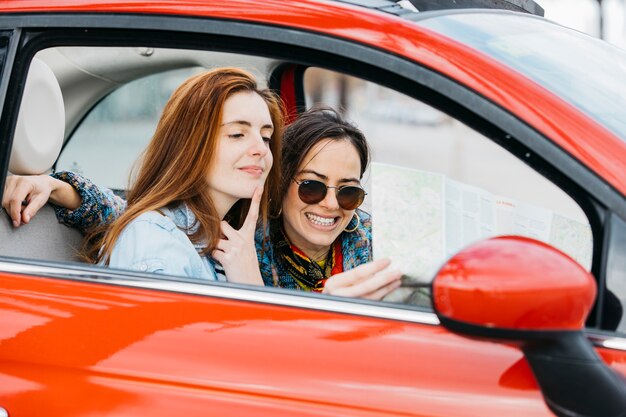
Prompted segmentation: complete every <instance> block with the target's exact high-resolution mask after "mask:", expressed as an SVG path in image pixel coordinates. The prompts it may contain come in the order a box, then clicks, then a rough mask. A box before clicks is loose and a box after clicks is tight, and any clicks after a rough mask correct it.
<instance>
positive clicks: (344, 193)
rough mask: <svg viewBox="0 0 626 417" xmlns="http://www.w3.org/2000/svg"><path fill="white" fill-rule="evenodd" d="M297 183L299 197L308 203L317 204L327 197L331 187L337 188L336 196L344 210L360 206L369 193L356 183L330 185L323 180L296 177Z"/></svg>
mask: <svg viewBox="0 0 626 417" xmlns="http://www.w3.org/2000/svg"><path fill="white" fill-rule="evenodd" d="M294 181H295V183H296V184H298V197H300V200H302V202H303V203H306V204H317V203H319V202H320V201H322V200H323V199H324V198H326V193H327V192H328V189H329V188H334V189H335V197H336V198H337V203H339V207H341V208H342V209H344V210H354V209H355V208H357V207H359V206H360V205H361V203H362V202H363V199H364V198H365V195H366V194H367V193H366V192H365V190H364V189H363V188H361V187H357V186H356V185H345V186H343V187H330V186H328V185H326V184H324V183H323V182H321V181H316V180H304V181H298V180H297V179H295V178H294Z"/></svg>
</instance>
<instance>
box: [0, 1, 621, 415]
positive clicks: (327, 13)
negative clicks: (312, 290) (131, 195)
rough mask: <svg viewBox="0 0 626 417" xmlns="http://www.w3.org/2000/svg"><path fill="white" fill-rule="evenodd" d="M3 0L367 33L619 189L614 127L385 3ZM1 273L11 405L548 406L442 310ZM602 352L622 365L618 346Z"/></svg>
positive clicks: (257, 411) (316, 409)
mask: <svg viewBox="0 0 626 417" xmlns="http://www.w3.org/2000/svg"><path fill="white" fill-rule="evenodd" d="M356 10H358V11H359V12H358V13H356V12H354V11H356ZM0 12H2V13H5V14H6V13H31V12H32V13H38V12H59V13H61V12H63V13H66V12H77V13H82V12H92V13H107V14H110V13H115V12H119V13H143V14H172V15H174V14H177V15H186V16H199V17H201V16H206V17H213V18H220V19H233V20H240V21H248V22H257V23H261V24H268V25H277V26H286V27H293V28H298V29H303V30H306V31H313V32H318V33H324V34H328V35H331V36H336V37H341V38H345V39H349V40H353V41H356V42H359V43H363V44H366V45H371V46H374V47H376V48H379V49H384V50H387V51H389V52H390V53H392V54H396V55H399V56H403V57H406V58H408V59H411V60H414V61H416V62H419V63H421V64H422V65H424V66H427V67H429V68H432V69H434V70H436V71H438V72H440V73H442V74H444V75H446V76H448V77H450V78H452V79H454V80H457V81H458V82H459V83H462V84H465V85H467V86H468V87H469V88H471V89H473V90H475V91H477V92H479V93H480V94H482V95H484V96H485V97H488V98H489V99H491V100H492V101H493V102H495V103H497V104H498V105H500V106H502V107H503V108H505V109H508V110H509V111H511V112H512V113H514V114H516V115H517V116H518V117H519V118H520V119H522V120H524V121H526V122H527V123H528V124H530V125H531V126H533V127H534V128H536V129H537V130H538V131H540V132H542V133H543V134H545V135H546V136H548V137H549V138H550V139H552V140H553V141H554V142H555V143H557V144H558V145H560V146H562V147H563V148H564V149H566V150H567V151H568V152H570V153H571V154H572V155H574V156H575V157H576V158H578V159H579V160H580V161H582V162H583V163H584V164H586V165H587V166H588V167H590V169H592V170H593V171H595V172H596V173H597V174H598V175H600V176H601V177H603V178H604V179H606V181H608V182H609V183H610V184H612V185H613V186H614V187H615V188H617V189H618V190H620V191H621V192H622V193H625V194H626V176H624V175H622V173H623V172H625V168H626V162H625V161H626V158H625V156H626V152H625V151H626V149H625V148H626V145H624V143H623V142H622V141H620V140H619V139H618V138H616V137H615V136H613V135H612V134H611V133H609V132H608V131H606V130H605V129H604V128H602V127H601V126H599V125H597V124H595V123H594V122H592V121H590V120H589V119H588V118H587V117H586V116H584V115H583V114H581V113H580V112H579V111H578V110H576V109H575V108H573V107H572V106H570V105H568V104H567V103H564V102H563V101H561V100H560V99H558V98H557V97H554V96H553V95H552V94H550V93H549V92H547V91H545V90H544V89H543V88H541V87H539V86H537V85H536V84H534V83H533V82H531V81H529V80H527V79H525V78H524V77H522V76H520V75H519V74H517V73H515V72H512V71H511V70H509V69H508V68H506V67H504V66H502V65H500V64H498V63H497V62H495V61H493V60H492V59H490V58H488V57H485V56H483V55H482V54H480V53H478V52H476V51H474V50H472V49H470V48H467V47H464V46H463V45H459V44H458V43H457V42H455V41H454V40H451V39H448V38H445V37H442V36H439V35H437V34H435V33H433V32H430V31H428V30H424V29H421V28H420V27H418V26H417V25H414V24H411V23H410V22H408V21H404V20H401V19H398V18H394V17H393V16H390V15H384V14H380V13H375V12H369V11H366V10H364V9H361V8H356V7H352V6H348V5H342V4H330V3H323V2H316V1H312V0H300V1H295V0H291V1H288V0H268V1H262V2H261V1H259V2H256V1H244V0H232V1H229V2H223V1H199V0H198V1H190V0H180V1H178V0H176V1H175V0H170V1H119V2H118V1H78V0H56V1H50V0H45V1H42V0H5V1H3V2H2V3H1V4H0ZM503 268H504V267H503ZM0 288H2V294H1V295H0V315H1V316H2V317H3V326H2V328H1V329H0V387H1V388H0V390H1V391H0V406H2V407H5V408H6V409H7V410H8V412H9V414H10V415H11V416H20V415H41V414H45V415H47V416H70V417H71V416H84V415H116V416H126V415H128V416H136V415H150V416H171V415H172V414H176V415H178V414H179V415H184V416H185V417H188V416H194V415H198V416H200V415H202V416H204V415H242V416H264V415H268V416H279V415H285V416H305V415H318V416H319V415H328V416H340V415H351V416H382V415H403V416H408V415H412V416H459V417H463V416H475V415H481V416H485V417H490V416H494V417H495V416H498V417H500V416H503V415H506V416H524V417H527V416H548V415H551V414H550V412H549V411H548V409H547V407H546V406H545V404H544V403H543V400H542V398H541V395H540V393H539V392H538V391H537V387H536V384H535V381H534V379H533V377H532V375H531V373H530V370H529V369H528V366H527V364H526V362H525V360H524V359H523V356H522V354H521V352H520V351H519V350H518V349H517V348H516V347H514V346H508V345H505V344H496V343H491V342H481V341H476V340H469V339H465V338H462V337H459V336H456V335H453V334H450V333H449V332H447V331H446V330H445V329H443V328H441V327H439V326H428V325H420V324H411V323H403V322H397V321H391V320H382V319H373V318H364V317H358V316H348V315H345V314H339V313H326V312H316V311H310V310H303V309H297V308H288V307H280V306H272V305H264V304H259V303H246V302H241V301H230V300H225V299H216V298H210V297H203V296H191V295H184V294H176V293H167V292H158V291H150V290H141V289H130V288H123V287H116V286H107V285H104V284H101V285H96V284H93V283H77V282H71V281H64V280H56V279H45V278H35V277H22V276H15V275H10V274H6V273H0ZM520 288H521V290H520V291H521V293H523V289H524V286H523V285H522V286H521V287H520ZM526 289H527V287H526ZM509 291H510V290H509ZM539 296H540V295H539ZM521 297H522V298H524V299H526V300H527V299H528V298H529V296H528V294H523V295H522V296H521ZM575 307H576V308H575V310H576V311H577V312H576V313H575V314H573V315H570V316H567V317H561V318H560V319H559V320H560V323H561V324H562V325H563V326H575V325H578V323H579V321H580V320H582V319H581V317H580V316H581V313H580V311H582V310H584V309H585V308H587V307H586V306H575ZM578 307H580V308H578ZM540 311H541V310H540ZM548 311H549V310H548ZM479 313H480V312H476V311H473V312H468V314H473V315H476V314H479ZM473 315H472V316H468V317H470V318H471V319H473V320H486V318H485V317H483V316H480V315H479V316H476V318H474V317H475V316H473ZM520 320H521V321H520ZM507 323H516V324H515V325H517V326H520V325H521V326H538V325H541V323H542V321H541V317H539V316H532V315H531V316H529V317H526V318H523V319H520V318H519V317H512V316H511V317H508V316H505V317H504V318H503V319H502V324H503V325H504V324H507ZM600 353H601V355H602V357H603V359H604V360H605V361H606V362H607V363H609V364H610V365H611V366H612V367H613V368H614V369H616V370H619V371H621V372H623V373H625V374H626V359H625V358H626V355H625V354H624V352H616V351H611V350H606V349H603V350H600Z"/></svg>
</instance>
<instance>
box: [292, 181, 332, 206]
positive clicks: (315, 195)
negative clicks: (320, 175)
mask: <svg viewBox="0 0 626 417" xmlns="http://www.w3.org/2000/svg"><path fill="white" fill-rule="evenodd" d="M298 196H299V197H300V200H302V202H304V203H306V204H316V203H319V202H320V201H322V200H323V199H324V197H326V186H325V185H324V183H322V182H319V181H311V180H306V181H302V182H301V183H300V186H299V187H298Z"/></svg>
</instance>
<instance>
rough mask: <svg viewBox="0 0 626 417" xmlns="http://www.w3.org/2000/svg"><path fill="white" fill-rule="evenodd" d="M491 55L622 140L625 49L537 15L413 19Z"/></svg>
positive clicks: (624, 132) (625, 104) (625, 110)
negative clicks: (566, 101)
mask: <svg viewBox="0 0 626 417" xmlns="http://www.w3.org/2000/svg"><path fill="white" fill-rule="evenodd" d="M419 24H420V25H423V26H426V27H428V28H429V29H433V30H436V31H438V32H440V33H443V34H444V35H447V36H450V37H452V38H454V39H457V40H460V41H462V42H466V43H467V44H469V45H471V46H472V47H474V48H476V49H478V50H480V51H481V52H484V53H486V54H488V55H490V56H493V57H494V58H495V59H496V60H497V61H498V62H503V63H505V64H507V65H509V66H511V67H512V68H515V69H516V70H518V71H520V72H521V73H523V74H524V75H526V76H528V77H529V78H531V79H532V80H534V81H536V82H537V83H539V84H541V85H543V86H544V87H546V88H547V89H549V90H551V91H554V92H555V93H556V95H557V96H559V97H563V98H565V99H566V100H568V101H569V102H570V103H572V104H574V105H575V106H577V107H578V108H580V109H581V110H583V111H585V112H586V113H587V114H589V115H591V116H592V117H594V118H596V119H597V120H599V121H600V122H601V123H602V124H603V125H605V126H607V127H608V128H609V129H611V130H613V132H615V133H616V134H617V135H619V136H620V137H621V138H622V139H624V140H626V85H624V82H623V80H624V77H626V53H625V52H624V51H623V50H621V49H619V48H617V47H615V46H613V45H610V44H609V43H607V42H602V41H599V40H598V39H595V38H592V37H591V36H588V35H585V34H582V33H580V32H577V31H574V30H572V29H568V28H564V27H562V26H559V25H556V24H554V25H550V24H546V22H545V21H544V20H543V19H534V18H528V17H521V16H516V15H514V14H511V15H508V16H505V15H503V14H491V13H481V14H480V15H477V14H475V13H471V14H456V15H447V16H438V17H435V18H431V19H425V20H423V21H421V22H420V23H419Z"/></svg>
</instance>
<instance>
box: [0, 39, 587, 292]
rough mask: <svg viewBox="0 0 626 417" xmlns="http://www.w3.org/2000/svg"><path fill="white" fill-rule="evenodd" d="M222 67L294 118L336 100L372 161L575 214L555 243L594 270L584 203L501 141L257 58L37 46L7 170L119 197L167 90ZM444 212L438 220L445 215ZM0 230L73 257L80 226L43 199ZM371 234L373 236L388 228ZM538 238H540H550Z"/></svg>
mask: <svg viewBox="0 0 626 417" xmlns="http://www.w3.org/2000/svg"><path fill="white" fill-rule="evenodd" d="M222 66H236V67H242V68H245V69H247V70H249V71H251V72H252V73H254V74H255V75H256V77H257V79H258V80H259V82H260V84H261V86H268V87H270V88H273V89H275V90H278V91H279V93H280V95H281V97H282V99H283V101H284V102H285V103H286V107H287V111H288V113H289V115H290V117H293V116H294V115H296V114H297V112H298V111H301V110H302V109H303V108H306V107H310V106H313V105H319V104H323V105H329V106H333V107H335V108H338V109H341V111H343V112H344V113H345V114H346V115H347V116H348V119H350V120H352V121H354V122H355V123H356V125H357V126H358V127H359V128H361V129H362V130H363V131H364V133H365V135H366V137H367V138H368V141H369V142H370V146H371V148H372V155H373V158H372V161H373V162H376V163H380V164H383V165H384V166H393V167H400V168H407V169H409V170H413V171H411V172H417V171H415V170H418V171H419V172H425V173H428V174H431V173H434V174H436V175H437V176H440V177H441V178H444V180H445V181H446V182H445V184H446V187H448V194H450V195H451V194H452V191H450V190H453V189H454V190H455V192H457V191H459V190H460V192H461V193H462V194H464V195H465V196H470V197H471V198H473V199H476V198H479V199H482V200H484V198H483V197H484V196H485V195H486V194H485V193H487V194H489V195H488V198H491V199H492V200H493V199H496V197H498V196H506V198H507V199H512V200H510V201H520V202H523V204H520V206H522V205H524V207H530V208H528V210H527V211H528V212H533V210H534V211H537V210H539V211H540V210H544V208H545V210H548V211H549V212H550V213H552V212H554V213H559V214H560V215H563V216H564V217H565V218H567V219H572V220H573V221H574V222H575V223H576V225H577V226H576V227H577V228H578V229H577V230H578V233H579V234H580V236H578V239H577V244H578V246H571V245H570V243H571V242H570V241H569V240H568V238H567V237H562V238H561V242H560V243H559V242H556V243H555V242H552V243H553V244H555V245H557V246H558V245H559V244H562V245H563V248H562V249H563V250H565V251H566V252H568V251H569V252H568V253H570V255H572V256H574V257H575V258H576V259H577V260H579V262H580V263H581V264H583V265H584V266H585V267H586V268H587V269H589V268H590V264H591V252H592V236H591V228H590V226H589V222H588V220H587V218H586V216H585V215H584V213H583V211H582V210H581V208H580V207H579V206H578V204H577V203H576V202H575V201H574V200H573V199H572V198H571V197H570V196H569V195H567V194H566V193H565V192H564V191H563V190H561V189H560V188H559V187H557V186H556V185H554V184H553V183H552V182H550V181H548V180H547V179H546V178H544V177H543V176H542V175H540V174H538V173H537V172H536V171H535V170H533V169H531V168H530V167H529V166H527V165H526V164H524V163H523V162H521V161H520V160H519V159H518V158H517V157H515V156H513V155H512V154H510V153H509V152H508V151H506V150H504V149H503V148H502V147H500V146H499V145H498V144H495V143H494V142H492V141H491V140H490V139H488V138H485V137H484V136H483V135H482V134H480V133H478V132H476V131H474V130H473V129H471V128H469V127H467V126H466V125H464V124H463V123H461V122H459V121H458V120H456V119H454V118H453V117H450V116H448V115H447V114H446V113H444V112H442V111H440V110H437V109H434V108H433V107H430V106H429V105H427V104H425V103H422V102H420V101H419V100H416V99H415V98H413V97H409V96H406V95H404V94H401V93H399V92H397V91H394V90H392V89H389V88H387V87H385V86H384V85H381V84H378V83H376V82H372V81H366V80H364V79H361V78H357V77H353V76H350V75H347V74H344V73H342V72H336V71H334V70H330V69H325V68H322V67H307V66H303V65H297V64H291V63H286V62H283V61H280V60H277V59H272V58H266V57H259V56H254V55H244V54H241V53H228V52H216V51H206V50H192V49H168V48H152V47H84V46H60V47H53V48H48V49H44V50H42V51H39V52H38V53H37V54H36V55H35V58H34V60H33V62H32V64H31V66H30V72H29V75H28V79H27V82H26V88H25V90H24V97H23V99H22V104H21V106H20V116H19V119H18V126H17V128H16V133H15V137H14V140H13V149H12V154H11V161H10V173H9V174H17V175H28V174H44V173H49V172H52V171H61V170H70V171H76V172H79V173H81V174H82V175H84V176H86V177H87V178H90V179H91V180H92V181H93V182H94V183H95V184H97V185H100V186H106V187H108V188H110V189H112V190H113V191H114V192H116V193H118V194H120V195H123V194H124V192H125V190H126V189H127V187H128V184H129V183H130V182H131V180H130V176H131V171H132V167H133V166H134V163H135V160H136V159H137V158H138V157H139V156H140V154H141V151H142V149H143V148H144V147H145V146H146V144H147V143H148V141H149V140H150V137H151V134H152V131H153V129H154V127H155V126H156V123H157V121H158V117H159V112H160V111H161V108H162V106H163V105H164V103H165V101H166V100H167V98H168V97H169V94H170V93H171V92H172V91H173V89H174V88H175V87H176V86H177V85H178V84H179V83H180V82H182V81H183V80H184V79H185V78H186V77H188V76H189V75H190V74H193V73H195V72H198V71H202V70H205V69H210V68H215V67H222ZM35 127H36V128H35ZM377 169H378V168H377ZM374 177H375V175H374V174H373V173H372V171H371V170H369V171H367V172H366V174H365V176H364V179H363V185H364V187H365V188H366V190H367V191H368V198H367V199H366V201H365V203H364V205H363V208H364V209H365V211H368V212H370V211H372V209H373V207H372V203H373V201H372V198H370V197H371V196H372V195H374V196H375V195H376V190H373V189H372V187H373V185H374V186H375V182H376V180H375V178H374ZM392 182H394V180H392ZM511 184H515V187H511ZM459 187H460V188H459ZM494 196H495V197H494ZM468 198H469V197H468ZM485 198H487V197H485ZM482 200H481V201H482ZM459 201H460V200H459ZM494 201H495V200H494ZM508 201H509V200H507V202H508ZM463 204H469V203H463ZM453 205H454V204H453V203H450V202H449V201H445V202H444V201H443V200H442V201H439V202H438V205H437V207H438V210H440V211H443V210H444V209H445V210H447V211H448V212H452V211H453V209H454V207H452V206H453ZM457 208H458V207H457ZM459 210H460V209H459ZM525 210H526V208H525ZM529 210H530V211H529ZM374 211H375V210H374ZM542 213H544V212H542ZM546 213H547V211H546ZM544 214H545V213H544ZM373 216H374V219H375V220H374V223H375V226H374V245H375V246H374V250H375V252H376V248H377V246H376V245H377V243H376V239H377V236H376V233H377V231H376V224H379V225H380V227H379V230H382V229H383V227H387V228H388V229H389V230H393V228H394V227H397V222H396V224H395V225H394V224H393V223H391V224H387V225H384V224H383V222H382V221H381V220H378V222H377V221H376V218H377V217H376V213H375V212H374V213H373ZM386 217H389V216H386ZM443 217H445V216H439V217H438V219H439V220H437V221H442V222H443V221H445V219H443ZM380 218H381V217H378V219H380ZM524 222H526V223H524ZM518 223H520V225H519V227H522V228H526V230H531V229H532V227H533V226H532V224H530V223H529V220H527V219H526V220H523V221H519V222H518ZM522 223H524V224H522ZM457 226H458V227H459V228H462V227H464V226H462V225H460V224H459V225H455V226H454V227H457ZM448 227H449V228H451V227H452V226H450V225H448ZM444 229H445V228H444ZM531 232H532V230H531ZM531 232H528V233H531ZM0 233H2V236H3V237H4V236H6V238H3V239H2V240H1V242H0V256H8V257H18V258H31V259H37V260H46V261H50V260H51V261H60V262H68V261H69V262H75V261H79V256H78V253H79V249H80V247H81V240H82V236H81V234H80V233H79V232H78V231H76V230H74V229H71V228H69V227H66V226H64V225H61V224H59V223H58V222H57V220H56V218H55V215H54V210H53V208H52V207H51V206H50V205H47V206H46V207H45V208H44V209H42V210H41V211H40V212H39V213H38V214H37V216H35V218H34V219H33V220H32V221H31V223H30V224H28V225H25V226H22V227H19V228H14V227H13V226H12V225H11V222H10V220H9V217H8V215H6V213H3V214H2V215H1V216H0ZM481 233H482V232H481ZM484 233H487V234H489V233H491V234H493V231H487V232H484ZM520 233H521V232H520ZM440 235H441V231H440ZM378 236H379V237H378V242H381V240H383V239H384V235H383V234H382V233H379V235H378ZM381 236H383V237H382V238H381ZM440 237H441V236H440ZM478 237H480V236H478V235H477V236H474V239H475V238H478ZM441 238H442V239H443V237H441ZM544 238H545V240H546V241H548V240H549V239H550V236H544ZM468 239H469V238H468ZM462 244H463V242H461V243H458V244H457V247H453V249H450V250H448V251H447V252H446V250H445V249H441V248H437V252H436V253H433V255H432V257H433V259H432V261H431V264H432V265H431V266H430V271H432V270H433V269H432V268H433V267H437V266H438V265H441V263H443V262H444V261H445V259H446V258H447V257H448V256H450V255H452V254H453V253H454V252H455V251H456V250H458V249H459V248H460V246H458V245H462ZM568 245H570V246H568ZM378 247H379V248H382V246H380V245H379V246H378ZM24 248H28V250H24ZM401 290H403V289H401ZM404 290H405V291H404V292H402V291H400V292H398V294H397V296H396V297H390V298H389V299H387V300H386V301H394V302H399V301H402V302H407V300H408V299H409V298H410V296H409V294H414V293H415V289H414V288H407V289H404ZM407 297H408V298H407ZM422 301H423V300H422Z"/></svg>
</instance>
